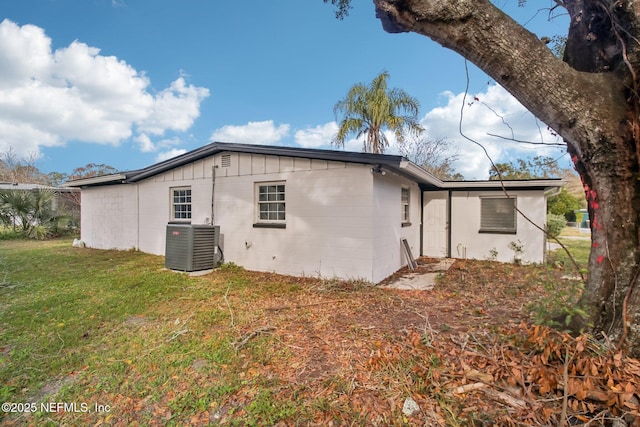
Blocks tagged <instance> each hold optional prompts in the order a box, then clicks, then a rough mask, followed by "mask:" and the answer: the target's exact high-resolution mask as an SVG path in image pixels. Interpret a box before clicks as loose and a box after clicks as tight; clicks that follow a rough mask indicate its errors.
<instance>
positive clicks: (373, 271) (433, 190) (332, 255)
mask: <svg viewBox="0 0 640 427" xmlns="http://www.w3.org/2000/svg"><path fill="white" fill-rule="evenodd" d="M65 185H67V186H71V187H80V188H82V219H81V230H82V236H81V238H82V240H83V241H84V243H85V244H86V246H88V247H93V248H104V249H110V248H115V249H131V248H136V249H138V250H141V251H143V252H148V253H152V254H158V255H164V254H165V247H166V242H165V239H166V233H165V230H166V228H167V224H169V223H191V224H215V225H218V226H219V227H220V247H221V249H222V251H223V253H224V259H225V261H227V262H229V261H231V262H234V263H236V264H238V265H241V266H243V267H245V268H247V269H250V270H258V271H270V272H277V273H283V274H290V275H297V276H302V275H305V276H320V277H329V278H330V277H339V278H351V279H364V280H366V281H369V282H372V283H378V282H380V281H382V280H383V279H385V278H386V277H388V276H389V275H391V274H393V273H394V272H395V271H397V270H398V269H400V268H402V267H403V266H405V265H407V263H408V257H407V251H406V249H405V248H404V247H403V243H402V239H406V243H407V244H408V247H409V248H410V253H411V254H412V256H413V258H417V257H418V256H421V255H423V256H430V257H460V258H462V257H467V258H478V259H488V258H494V259H497V260H501V261H512V260H513V258H514V250H513V249H511V248H510V243H511V242H515V243H518V244H521V245H522V247H523V254H522V255H523V260H524V261H525V262H542V261H543V259H544V255H545V235H544V233H543V232H541V231H540V230H539V229H538V228H536V227H535V226H534V225H532V224H531V223H530V222H529V221H527V220H526V219H525V218H524V217H523V216H522V215H521V214H520V213H519V212H518V211H520V212H522V213H524V214H525V215H526V216H527V217H528V218H529V219H531V220H532V221H534V222H535V223H536V224H538V225H540V226H541V227H544V226H545V222H546V197H547V195H549V194H550V192H553V191H555V190H558V189H559V188H560V187H561V185H562V182H561V181H560V180H527V181H508V182H505V183H504V187H505V188H506V192H505V191H504V190H503V188H502V185H501V184H500V182H498V181H461V182H443V181H441V180H439V179H438V178H436V177H435V176H433V175H431V174H429V173H428V172H427V171H425V170H424V169H422V168H421V167H419V166H418V165H416V164H414V163H412V162H410V161H409V160H407V159H406V158H404V157H402V156H396V155H382V154H368V153H355V152H345V151H334V150H317V149H306V148H291V147H282V146H261V145H250V144H232V143H219V142H215V143H211V144H208V145H206V146H203V147H201V148H198V149H196V150H193V151H190V152H188V153H185V154H183V155H180V156H177V157H174V158H172V159H169V160H166V161H163V162H160V163H157V164H154V165H151V166H149V167H146V168H144V169H140V170H136V171H130V172H123V173H118V174H112V175H104V176H99V177H94V178H87V179H80V180H76V181H70V182H68V183H67V184H65Z"/></svg>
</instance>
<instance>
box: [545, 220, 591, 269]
mask: <svg viewBox="0 0 640 427" xmlns="http://www.w3.org/2000/svg"><path fill="white" fill-rule="evenodd" d="M589 237H590V236H589V235H588V234H585V233H580V232H578V231H577V230H576V229H575V228H572V227H566V228H565V229H564V230H563V231H562V233H560V236H559V237H558V240H559V241H560V242H561V243H562V244H563V245H564V246H565V247H566V248H567V249H568V251H569V254H570V255H571V257H573V258H574V259H575V261H576V262H577V263H578V265H579V266H580V268H582V269H586V267H587V263H588V261H589V254H590V252H591V240H590V239H588V238H589ZM549 241H550V242H553V240H549ZM549 261H551V262H560V263H562V264H564V265H565V266H567V267H568V268H571V266H572V265H573V262H572V261H571V259H570V258H569V255H567V253H566V252H565V251H564V250H562V249H558V250H555V251H553V252H551V253H550V254H549Z"/></svg>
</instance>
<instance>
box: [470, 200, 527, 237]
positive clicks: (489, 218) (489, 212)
mask: <svg viewBox="0 0 640 427" xmlns="http://www.w3.org/2000/svg"><path fill="white" fill-rule="evenodd" d="M517 206H518V200H517V198H516V197H515V196H514V197H506V196H502V197H500V196H481V197H480V230H479V232H480V233H495V234H516V233H517V231H518V212H517Z"/></svg>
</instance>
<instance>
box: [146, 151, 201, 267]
mask: <svg viewBox="0 0 640 427" xmlns="http://www.w3.org/2000/svg"><path fill="white" fill-rule="evenodd" d="M212 169H213V158H212V157H209V158H206V159H202V160H198V161H195V162H193V163H189V164H187V165H184V166H181V167H178V168H175V169H172V170H170V171H167V172H164V173H161V174H159V175H156V176H154V177H151V178H149V179H146V180H143V181H140V182H139V183H137V184H136V185H137V186H138V187H139V191H140V209H139V210H140V239H139V244H140V246H139V249H140V250H141V251H143V252H148V253H152V254H157V255H164V252H165V245H166V243H165V237H166V236H165V230H166V227H167V223H168V222H169V221H171V204H172V200H171V189H172V188H175V187H189V188H191V224H209V223H210V221H211V197H212V185H213V181H212V176H213V171H212Z"/></svg>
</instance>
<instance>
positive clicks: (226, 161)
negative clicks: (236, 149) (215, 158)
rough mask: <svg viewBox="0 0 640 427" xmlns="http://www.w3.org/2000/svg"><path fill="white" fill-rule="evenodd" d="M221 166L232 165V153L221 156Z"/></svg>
mask: <svg viewBox="0 0 640 427" xmlns="http://www.w3.org/2000/svg"><path fill="white" fill-rule="evenodd" d="M220 166H221V167H223V168H228V167H231V154H223V155H222V156H221V158H220Z"/></svg>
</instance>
